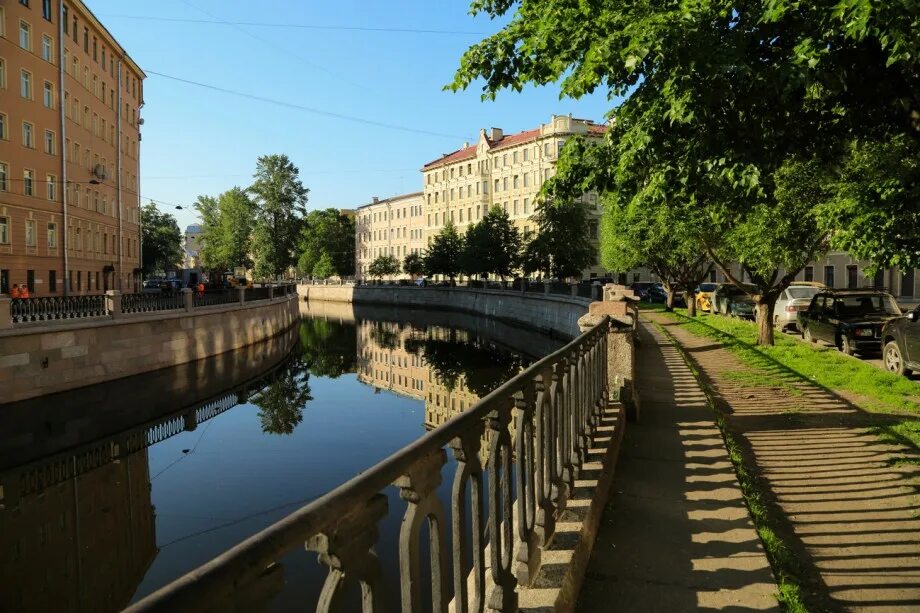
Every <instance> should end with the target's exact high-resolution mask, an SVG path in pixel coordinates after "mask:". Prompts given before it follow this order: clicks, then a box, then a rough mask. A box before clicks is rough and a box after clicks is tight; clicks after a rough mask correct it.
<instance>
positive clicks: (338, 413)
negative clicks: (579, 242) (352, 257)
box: [0, 304, 562, 611]
mask: <svg viewBox="0 0 920 613" xmlns="http://www.w3.org/2000/svg"><path fill="white" fill-rule="evenodd" d="M311 309H313V310H311ZM561 344H562V341H560V340H554V339H551V338H549V337H546V336H543V335H540V334H537V333H535V332H531V331H528V330H524V329H521V328H514V327H511V326H508V325H506V324H502V323H500V322H496V321H494V320H487V319H483V318H478V317H475V316H472V315H467V314H459V313H450V312H427V311H425V312H423V311H407V310H402V311H400V310H395V309H384V308H370V307H359V306H355V307H354V308H352V307H351V306H350V305H348V306H345V305H326V306H323V305H320V306H316V307H310V306H308V305H306V304H304V305H303V307H302V319H301V321H300V323H299V324H298V325H297V326H295V327H294V328H292V329H291V330H289V331H287V332H286V333H284V334H282V335H279V336H277V337H275V338H272V339H270V340H268V341H265V342H263V343H260V344H258V345H253V346H250V347H246V348H245V349H242V350H239V351H236V352H231V353H227V354H224V355H221V356H217V357H215V358H211V359H208V360H202V361H200V362H196V363H193V364H187V365H183V366H178V367H175V368H171V369H166V370H163V371H158V372H155V373H150V374H147V375H142V376H138V377H132V378H128V379H122V380H119V381H114V382H111V383H107V384H101V385H97V386H92V387H87V388H83V389H79V390H76V391H73V392H68V393H63V394H57V395H54V396H48V397H44V398H39V399H34V400H30V401H25V402H20V403H15V404H6V405H3V406H0V433H2V434H0V551H3V552H4V554H3V556H2V558H0V560H2V561H0V610H3V611H6V610H10V611H64V610H66V611H117V610H120V609H121V608H123V607H124V606H126V605H127V604H129V603H131V602H134V601H136V600H138V599H140V598H142V597H144V596H145V595H147V594H149V593H151V592H153V591H155V590H156V589H158V588H159V587H161V586H163V585H165V584H166V583H168V582H170V581H172V580H173V579H176V578H178V577H179V576H181V575H183V574H184V573H186V572H188V571H190V570H192V569H194V568H196V567H197V566H199V565H201V564H202V563H204V562H206V561H208V560H209V559H211V558H212V557H214V556H215V555H217V554H219V553H220V552H222V551H224V550H226V549H228V548H229V547H232V546H233V545H235V544H236V543H238V542H240V541H241V540H243V539H245V538H246V537H247V536H250V535H252V534H254V533H256V532H258V531H259V530H261V529H262V528H264V527H266V526H268V525H270V524H271V523H273V522H275V521H277V520H279V519H281V518H282V517H284V516H285V515H287V514H289V513H291V512H292V511H294V510H296V509H297V508H298V507H300V506H302V505H304V504H306V503H308V502H310V501H311V500H314V499H315V498H317V497H318V496H320V495H321V494H323V493H324V492H326V491H328V490H330V489H331V488H333V487H335V486H337V485H339V484H341V483H343V482H345V481H347V480H348V479H350V478H352V477H354V476H355V475H356V474H358V473H360V472H361V471H362V470H364V469H366V468H368V467H370V466H372V465H373V464H374V463H376V462H378V461H380V460H382V459H383V458H385V457H386V456H387V455H389V454H390V453H392V452H394V451H396V450H397V449H399V448H400V447H402V446H404V445H406V444H407V443H409V442H411V441H412V440H414V439H415V438H417V437H419V436H420V435H422V434H423V433H424V432H426V430H428V429H430V428H433V427H436V426H438V425H439V424H441V423H443V422H444V421H446V420H447V419H449V418H450V417H451V416H452V415H454V414H456V413H458V412H460V411H463V410H465V409H466V408H468V407H470V406H472V405H473V404H474V403H475V402H476V401H477V400H478V399H479V398H480V397H482V396H484V395H485V394H487V393H488V392H490V391H491V390H492V389H494V388H495V387H497V386H498V385H500V384H501V383H502V382H504V381H506V380H507V379H509V378H511V377H512V376H514V375H515V374H517V373H518V372H520V371H521V370H522V369H523V368H525V367H526V366H527V365H529V364H530V363H531V362H533V361H534V360H535V359H537V358H539V357H542V356H543V355H546V354H548V353H550V352H552V351H553V350H555V349H557V348H558V347H559V346H561ZM452 470H453V460H452V459H451V461H450V462H449V463H448V465H447V466H445V468H444V472H443V475H444V477H445V478H444V482H443V483H442V485H441V490H442V492H443V495H442V498H443V499H444V500H445V501H446V499H447V492H448V490H449V485H450V475H452V474H453V473H452ZM391 490H393V491H391V492H388V495H389V496H390V509H391V512H390V513H389V515H388V516H387V517H386V518H385V519H384V520H383V522H382V523H381V526H380V532H381V536H380V540H379V541H378V545H377V553H378V555H379V556H380V557H381V559H382V560H383V561H384V568H385V573H392V580H393V582H391V583H390V584H391V585H395V582H396V581H397V579H396V572H395V567H396V541H397V537H398V532H399V522H400V519H401V511H398V510H397V509H402V508H404V504H405V503H401V502H400V501H399V497H398V494H396V492H395V488H391ZM282 564H283V568H284V574H283V576H284V581H283V583H281V582H278V584H277V585H276V584H271V585H266V586H265V587H264V594H261V595H260V596H259V597H260V598H261V599H262V600H263V601H265V602H267V603H269V604H268V608H269V609H270V610H277V611H286V610H293V609H295V608H296V609H302V608H304V607H305V606H306V607H308V608H311V607H312V604H311V603H314V602H315V600H316V597H317V595H318V594H319V591H320V589H321V585H322V581H323V580H324V578H325V570H324V569H323V568H322V567H321V566H320V565H319V564H318V563H317V560H316V554H315V553H313V552H310V551H306V550H300V551H297V552H296V553H294V554H291V555H289V556H287V557H286V558H285V559H284V560H282ZM394 592H395V593H394V594H392V596H393V597H394V598H398V589H396V590H394ZM395 604H396V603H395V602H394V605H395Z"/></svg>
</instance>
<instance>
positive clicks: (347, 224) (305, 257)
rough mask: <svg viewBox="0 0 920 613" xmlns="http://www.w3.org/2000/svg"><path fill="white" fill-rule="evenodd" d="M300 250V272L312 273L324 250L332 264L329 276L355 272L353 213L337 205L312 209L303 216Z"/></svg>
mask: <svg viewBox="0 0 920 613" xmlns="http://www.w3.org/2000/svg"><path fill="white" fill-rule="evenodd" d="M297 250H298V253H299V256H298V260H297V268H298V270H299V271H300V272H301V274H305V275H310V274H313V270H314V268H315V266H316V264H317V262H319V260H320V259H321V258H322V257H323V254H326V255H328V257H329V259H330V260H331V264H332V270H333V272H332V273H330V274H329V275H327V276H332V275H338V276H339V277H349V276H351V275H353V274H355V219H354V217H353V216H351V215H343V214H342V213H340V212H339V211H337V210H336V209H323V210H318V211H310V212H309V213H307V216H306V217H305V218H304V221H303V229H302V230H301V232H300V237H299V239H298V245H297ZM317 276H318V275H317Z"/></svg>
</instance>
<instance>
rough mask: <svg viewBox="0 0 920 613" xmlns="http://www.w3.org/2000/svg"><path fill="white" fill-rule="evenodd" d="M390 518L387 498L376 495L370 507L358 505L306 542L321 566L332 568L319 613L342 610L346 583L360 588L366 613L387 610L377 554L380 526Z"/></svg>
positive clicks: (318, 605)
mask: <svg viewBox="0 0 920 613" xmlns="http://www.w3.org/2000/svg"><path fill="white" fill-rule="evenodd" d="M386 515H387V497H386V496H385V495H384V494H375V495H374V496H373V497H372V498H371V499H370V500H369V501H368V502H367V504H362V505H357V506H356V507H354V508H353V509H352V510H351V512H349V513H346V514H345V515H344V516H343V517H342V518H341V519H339V520H338V521H337V522H336V523H335V525H334V526H332V528H330V529H327V530H325V531H323V532H321V533H319V534H316V535H314V536H312V537H310V538H309V539H307V542H306V549H307V550H308V551H315V552H316V553H318V554H319V562H320V564H322V565H324V566H326V567H328V568H329V574H328V575H326V581H325V582H324V583H323V589H322V592H320V596H319V601H318V602H317V604H316V610H317V612H326V611H339V610H342V608H343V602H342V600H343V597H344V596H345V590H344V589H343V588H344V587H345V585H346V583H347V582H349V581H357V582H358V583H359V584H360V585H361V610H362V611H364V613H370V612H372V611H375V612H378V613H379V612H381V611H384V610H386V605H385V602H384V593H383V592H384V583H383V578H382V574H381V569H380V560H379V559H378V557H377V554H376V553H375V552H374V545H375V544H376V543H377V537H378V528H377V524H378V523H379V522H380V520H382V519H383V518H384V517H386Z"/></svg>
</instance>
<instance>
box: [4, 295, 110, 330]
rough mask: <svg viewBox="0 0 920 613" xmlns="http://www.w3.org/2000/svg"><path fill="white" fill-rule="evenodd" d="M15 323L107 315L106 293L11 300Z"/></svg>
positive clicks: (11, 310)
mask: <svg viewBox="0 0 920 613" xmlns="http://www.w3.org/2000/svg"><path fill="white" fill-rule="evenodd" d="M10 315H11V317H12V320H13V323H14V324H18V323H26V322H31V321H51V320H55V319H78V318H88V317H106V316H107V315H108V313H107V311H106V305H105V295H101V294H100V295H94V296H43V297H41V298H14V299H12V300H10Z"/></svg>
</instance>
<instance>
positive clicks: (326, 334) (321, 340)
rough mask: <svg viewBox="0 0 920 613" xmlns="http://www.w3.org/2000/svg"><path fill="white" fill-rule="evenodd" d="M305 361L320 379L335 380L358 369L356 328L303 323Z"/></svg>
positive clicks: (323, 322) (313, 321) (324, 322)
mask: <svg viewBox="0 0 920 613" xmlns="http://www.w3.org/2000/svg"><path fill="white" fill-rule="evenodd" d="M299 335H300V347H301V350H302V352H303V361H304V363H305V364H306V365H307V368H308V369H309V371H310V373H312V374H314V375H316V376H317V377H329V378H331V379H335V378H337V377H340V376H341V375H343V374H345V373H349V372H355V370H356V369H357V355H356V352H355V348H356V346H357V328H356V327H355V326H354V325H347V324H341V323H338V322H335V321H329V320H326V319H304V320H303V321H301V323H300V330H299Z"/></svg>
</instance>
